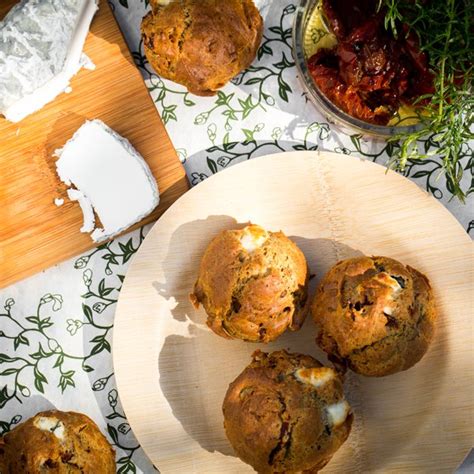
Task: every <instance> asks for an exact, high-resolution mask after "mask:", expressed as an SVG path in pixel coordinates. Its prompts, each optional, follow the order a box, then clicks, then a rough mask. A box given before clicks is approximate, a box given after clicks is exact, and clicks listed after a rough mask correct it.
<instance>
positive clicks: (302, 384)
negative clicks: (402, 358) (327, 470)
mask: <svg viewBox="0 0 474 474" xmlns="http://www.w3.org/2000/svg"><path fill="white" fill-rule="evenodd" d="M252 358H253V360H252V362H251V363H250V365H249V366H248V367H247V368H246V369H245V370H244V371H243V372H242V373H241V374H240V375H239V376H238V377H237V378H236V379H235V380H234V381H233V382H232V383H231V384H230V386H229V388H228V390H227V393H226V396H225V399H224V404H223V407H222V410H223V413H224V428H225V432H226V435H227V438H228V439H229V441H230V443H231V444H232V446H233V448H234V450H235V452H236V454H237V455H238V456H239V458H240V459H242V461H244V462H246V463H248V464H250V465H251V466H252V467H253V468H254V469H255V470H256V471H257V472H259V473H262V474H265V473H269V474H270V473H278V472H281V473H286V474H291V473H299V472H311V473H315V472H317V471H318V470H319V469H322V468H323V467H324V466H325V465H326V464H327V463H328V462H329V460H330V459H331V457H332V456H333V455H334V453H335V452H336V451H337V450H338V449H339V448H340V446H341V445H342V444H343V443H344V441H345V440H346V439H347V437H348V436H349V433H350V430H351V425H352V419H353V415H352V412H351V408H350V406H349V404H348V403H347V401H346V400H345V399H344V393H343V388H342V380H341V377H340V375H338V374H337V372H335V371H334V370H333V369H331V368H329V367H323V366H322V365H321V364H320V363H319V362H318V361H317V360H316V359H313V358H312V357H310V356H307V355H302V354H290V353H288V352H286V351H278V352H273V353H271V354H266V353H264V352H260V351H256V352H254V354H253V356H252Z"/></svg>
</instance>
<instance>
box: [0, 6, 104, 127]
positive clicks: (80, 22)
mask: <svg viewBox="0 0 474 474" xmlns="http://www.w3.org/2000/svg"><path fill="white" fill-rule="evenodd" d="M97 1H98V0H22V1H21V2H20V3H18V4H17V5H15V6H14V7H13V8H12V9H11V10H10V11H9V12H8V14H7V15H6V16H5V18H4V19H3V21H1V22H0V114H2V115H4V116H5V118H6V119H7V120H9V121H11V122H19V121H20V120H22V119H23V118H25V117H26V116H27V115H30V114H32V113H33V112H36V111H37V110H39V109H41V108H42V107H43V106H44V105H46V104H47V103H48V102H51V101H52V100H54V99H55V98H56V97H57V96H58V95H59V94H60V93H61V92H64V91H65V90H67V89H68V87H69V81H70V80H71V78H72V77H73V76H74V75H75V74H76V73H77V72H78V71H79V69H81V67H86V68H89V69H90V68H91V67H92V68H93V67H94V65H93V64H92V63H91V61H90V59H89V58H88V57H87V56H86V55H85V54H83V52H82V49H83V47H84V42H85V40H86V36H87V33H88V32H89V27H90V24H91V21H92V18H93V17H94V15H95V12H96V11H97V9H98V6H97Z"/></svg>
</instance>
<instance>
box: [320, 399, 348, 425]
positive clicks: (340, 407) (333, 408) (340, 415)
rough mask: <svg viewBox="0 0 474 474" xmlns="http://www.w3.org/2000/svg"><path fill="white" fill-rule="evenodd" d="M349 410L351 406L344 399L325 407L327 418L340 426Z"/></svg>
mask: <svg viewBox="0 0 474 474" xmlns="http://www.w3.org/2000/svg"><path fill="white" fill-rule="evenodd" d="M350 411H351V407H350V406H349V404H348V403H347V402H346V400H341V401H340V402H338V403H335V404H333V405H328V406H327V407H326V412H327V414H328V419H329V421H330V422H331V424H332V425H333V426H336V427H337V426H340V425H342V424H343V423H344V421H346V418H347V415H348V414H349V412H350Z"/></svg>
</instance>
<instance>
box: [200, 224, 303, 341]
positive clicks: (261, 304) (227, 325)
mask: <svg viewBox="0 0 474 474" xmlns="http://www.w3.org/2000/svg"><path fill="white" fill-rule="evenodd" d="M307 292H308V268H307V264H306V259H305V257H304V255H303V253H302V252H301V250H300V249H299V248H298V247H297V246H296V244H295V243H294V242H292V241H291V240H290V239H288V237H286V236H285V235H284V234H283V233H282V232H267V231H266V230H264V229H263V228H262V227H260V226H257V225H249V226H247V227H245V228H244V229H241V230H225V231H223V232H221V233H220V234H218V235H217V236H216V237H215V238H214V239H213V240H212V241H211V243H210V244H209V246H208V247H207V249H206V251H205V252H204V255H203V257H202V260H201V265H200V269H199V276H198V279H197V281H196V284H195V285H194V292H193V293H192V294H191V300H192V301H193V303H194V305H195V306H196V307H199V304H200V303H201V304H202V305H203V306H204V309H205V310H206V312H207V315H208V319H207V325H208V326H209V327H210V328H211V329H212V330H213V331H214V332H215V333H216V334H218V335H219V336H222V337H226V338H236V339H243V340H244V341H251V342H269V341H273V340H275V339H276V338H277V337H279V336H280V335H281V334H282V333H283V332H284V331H285V330H286V329H287V328H289V329H290V330H292V331H295V330H297V329H299V328H300V327H301V325H302V324H303V322H304V318H305V316H306V313H307V311H308V304H309V303H308V301H309V300H308V293H307Z"/></svg>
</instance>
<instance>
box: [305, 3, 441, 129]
mask: <svg viewBox="0 0 474 474" xmlns="http://www.w3.org/2000/svg"><path fill="white" fill-rule="evenodd" d="M377 3H378V2H376V1H374V0H352V1H347V0H323V10H324V14H325V16H326V18H327V21H328V22H329V24H330V26H331V28H332V30H333V32H334V33H335V35H336V37H337V38H338V43H337V45H336V46H335V47H334V48H332V49H321V50H319V51H318V52H317V53H316V54H315V55H313V56H312V57H311V58H310V60H309V63H308V66H309V70H310V72H311V75H312V77H313V79H314V81H315V83H316V84H317V86H318V87H319V89H320V90H321V91H322V92H323V93H324V94H325V95H326V96H327V97H328V98H329V99H330V100H331V101H332V102H334V104H336V105H337V106H338V107H339V108H341V109H342V110H344V111H345V112H347V113H348V114H350V115H352V116H354V117H356V118H359V119H361V120H364V121H366V122H370V123H375V124H379V125H385V124H387V123H388V122H389V121H390V119H391V117H392V116H393V114H394V113H395V112H396V111H397V110H398V108H399V107H400V106H401V105H402V104H413V102H414V101H415V100H416V99H417V98H419V97H420V96H421V95H423V94H428V93H431V92H432V91H433V76H432V73H431V72H430V71H429V69H428V58H427V57H426V54H424V53H423V52H422V51H420V47H419V41H418V38H417V37H416V35H415V34H414V33H413V32H408V30H407V28H406V26H404V25H402V28H401V34H400V35H399V37H398V38H394V36H393V35H392V34H391V32H389V31H387V30H386V29H385V27H384V12H383V11H380V12H377V11H376V10H377V8H376V7H377Z"/></svg>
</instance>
